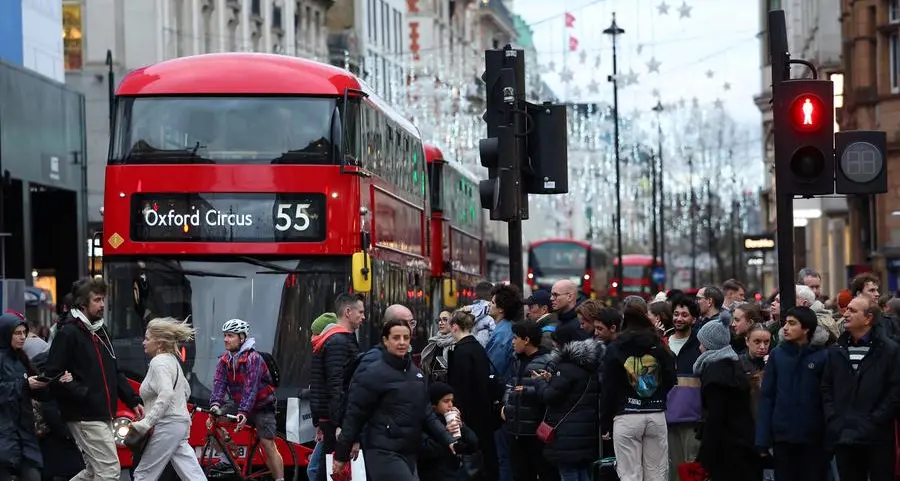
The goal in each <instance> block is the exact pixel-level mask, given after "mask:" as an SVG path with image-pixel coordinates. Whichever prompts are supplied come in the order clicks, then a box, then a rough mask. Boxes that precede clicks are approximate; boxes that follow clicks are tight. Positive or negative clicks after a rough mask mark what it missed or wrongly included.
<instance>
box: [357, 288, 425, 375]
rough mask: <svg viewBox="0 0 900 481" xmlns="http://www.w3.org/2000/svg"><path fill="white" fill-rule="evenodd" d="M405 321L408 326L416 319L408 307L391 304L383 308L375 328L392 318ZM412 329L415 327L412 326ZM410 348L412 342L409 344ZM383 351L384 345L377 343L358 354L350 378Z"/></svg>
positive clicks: (359, 372) (379, 357)
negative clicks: (382, 313) (379, 320)
mask: <svg viewBox="0 0 900 481" xmlns="http://www.w3.org/2000/svg"><path fill="white" fill-rule="evenodd" d="M395 319H396V320H400V321H405V322H406V323H407V324H409V325H410V326H415V325H416V320H415V318H414V317H413V313H412V311H410V310H409V308H408V307H406V306H403V305H401V304H393V305H390V306H388V308H387V309H385V310H384V315H383V316H381V322H379V324H378V326H379V328H378V329H377V330H378V331H380V330H381V326H382V325H384V323H385V322H388V321H393V320H395ZM413 329H415V328H414V327H413ZM410 348H412V344H410ZM383 353H384V345H383V344H381V343H379V344H376V345H375V346H373V347H371V348H369V350H368V351H366V352H364V353H362V354H359V355H358V356H357V360H356V367H355V369H354V371H353V372H352V373H350V374H351V376H352V378H356V377H357V376H360V375H362V373H364V372H365V371H366V368H368V367H369V366H370V365H372V363H374V362H375V361H377V360H379V359H381V355H382V354H383Z"/></svg>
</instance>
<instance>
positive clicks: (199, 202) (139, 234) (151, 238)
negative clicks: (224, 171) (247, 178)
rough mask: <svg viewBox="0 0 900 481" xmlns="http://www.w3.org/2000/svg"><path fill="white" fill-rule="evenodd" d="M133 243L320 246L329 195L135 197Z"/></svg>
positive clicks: (132, 201) (152, 195)
mask: <svg viewBox="0 0 900 481" xmlns="http://www.w3.org/2000/svg"><path fill="white" fill-rule="evenodd" d="M131 212H132V214H131V218H132V221H131V226H132V227H131V230H132V231H131V238H132V239H133V240H135V241H144V242H319V241H322V240H324V239H325V195H324V194H281V193H252V194H247V193H234V194H231V193H230V194H222V193H203V194H183V193H178V194H169V193H166V194H137V195H134V196H133V197H132V200H131Z"/></svg>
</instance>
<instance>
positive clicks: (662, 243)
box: [653, 100, 666, 266]
mask: <svg viewBox="0 0 900 481" xmlns="http://www.w3.org/2000/svg"><path fill="white" fill-rule="evenodd" d="M663 110H665V107H663V104H662V100H657V101H656V106H655V107H653V111H654V112H656V142H657V144H656V155H657V160H658V161H659V165H658V166H657V170H656V173H657V174H656V182H657V185H654V190H655V191H656V194H655V195H658V196H659V203H658V204H654V207H655V210H654V212H653V215H654V216H657V214H658V219H657V220H656V225H658V226H659V258H660V259H661V260H662V262H663V266H665V264H666V223H665V220H664V219H665V209H664V206H665V196H664V195H663V133H662V120H661V119H660V116H661V115H662V112H663ZM655 201H656V198H654V202H655ZM654 235H655V234H654ZM654 255H655V254H654ZM653 262H654V264H655V263H656V259H654V260H653Z"/></svg>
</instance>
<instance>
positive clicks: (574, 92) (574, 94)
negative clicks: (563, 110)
mask: <svg viewBox="0 0 900 481" xmlns="http://www.w3.org/2000/svg"><path fill="white" fill-rule="evenodd" d="M572 97H573V98H576V99H578V98H580V97H581V89H580V88H578V87H575V88H573V89H572Z"/></svg>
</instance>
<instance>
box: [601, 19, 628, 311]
mask: <svg viewBox="0 0 900 481" xmlns="http://www.w3.org/2000/svg"><path fill="white" fill-rule="evenodd" d="M603 33H604V34H606V35H610V36H612V51H613V57H612V58H613V73H612V75H611V76H610V77H609V81H610V82H612V84H613V124H614V134H613V135H615V139H614V144H615V146H614V148H615V152H616V258H617V259H618V263H617V266H616V280H617V281H618V282H619V286H618V288H617V289H616V294H617V295H618V298H619V299H622V294H623V292H622V187H621V185H620V184H621V166H620V164H621V159H620V155H619V79H618V75H619V69H618V63H617V62H618V58H617V55H618V52H617V51H616V43H617V42H616V40H617V38H618V37H619V35H622V34H623V33H625V30H623V29H621V28H619V26H618V25H617V24H616V13H615V12H613V14H612V25H610V26H609V28H607V29H606V30H604V31H603Z"/></svg>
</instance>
